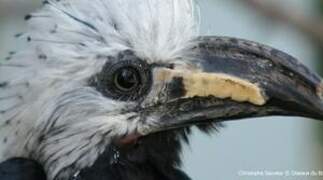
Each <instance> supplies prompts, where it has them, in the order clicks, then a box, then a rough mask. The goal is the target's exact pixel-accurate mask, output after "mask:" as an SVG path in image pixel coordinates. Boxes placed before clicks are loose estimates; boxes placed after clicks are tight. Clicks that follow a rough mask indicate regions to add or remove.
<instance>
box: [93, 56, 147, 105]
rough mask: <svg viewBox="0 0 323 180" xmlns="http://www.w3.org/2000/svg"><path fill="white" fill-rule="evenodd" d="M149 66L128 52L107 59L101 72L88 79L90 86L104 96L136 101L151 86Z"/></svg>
mask: <svg viewBox="0 0 323 180" xmlns="http://www.w3.org/2000/svg"><path fill="white" fill-rule="evenodd" d="M151 68H152V67H151V66H150V65H149V64H148V63H147V62H146V61H144V60H142V59H140V58H138V57H137V56H136V55H135V54H133V53H129V51H125V52H121V53H120V54H119V55H118V56H117V57H109V59H108V61H107V63H106V64H105V65H104V67H103V68H102V70H101V72H100V73H98V74H96V75H95V76H93V77H92V78H90V81H89V84H90V86H93V87H95V88H96V89H97V90H98V91H99V92H101V93H102V94H103V95H104V96H106V97H109V98H112V99H117V100H122V101H129V100H130V101H136V100H140V99H142V98H144V97H145V95H147V94H148V92H149V90H150V88H151V86H152V73H151Z"/></svg>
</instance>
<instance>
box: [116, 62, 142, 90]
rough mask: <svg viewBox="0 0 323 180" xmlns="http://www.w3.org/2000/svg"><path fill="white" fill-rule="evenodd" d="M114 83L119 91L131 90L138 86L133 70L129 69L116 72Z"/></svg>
mask: <svg viewBox="0 0 323 180" xmlns="http://www.w3.org/2000/svg"><path fill="white" fill-rule="evenodd" d="M114 82H115V85H116V87H117V88H118V89H119V90H121V91H130V90H133V89H134V88H135V87H137V86H138V84H139V76H138V73H137V71H136V70H135V69H133V68H131V67H127V68H122V69H119V70H118V71H117V72H116V75H115V78H114Z"/></svg>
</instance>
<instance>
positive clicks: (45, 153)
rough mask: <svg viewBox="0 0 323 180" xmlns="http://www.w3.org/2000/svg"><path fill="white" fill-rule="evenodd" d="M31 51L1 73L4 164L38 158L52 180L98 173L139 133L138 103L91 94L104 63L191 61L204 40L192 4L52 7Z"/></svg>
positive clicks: (71, 3)
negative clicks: (87, 170) (111, 149)
mask: <svg viewBox="0 0 323 180" xmlns="http://www.w3.org/2000/svg"><path fill="white" fill-rule="evenodd" d="M31 17H32V18H31V19H30V20H29V21H28V22H29V29H28V32H27V33H26V34H24V35H23V36H22V37H24V38H26V40H27V41H28V47H27V48H26V49H25V50H23V51H21V52H19V53H17V54H15V55H14V56H13V57H12V59H11V60H10V61H8V62H5V63H2V65H0V137H1V139H0V162H1V161H4V160H6V159H8V158H11V157H28V158H34V159H36V160H38V161H40V162H41V163H43V165H44V166H45V169H46V171H47V173H48V175H49V179H50V180H52V179H54V178H55V177H58V178H64V177H68V176H70V175H71V174H73V173H74V172H75V171H77V170H79V169H82V168H84V167H86V166H90V165H92V164H93V163H94V161H95V160H96V158H97V157H98V155H99V154H100V153H102V152H103V151H104V149H105V148H106V146H107V145H108V144H109V143H110V141H111V139H109V137H115V136H122V135H124V134H125V133H127V132H131V131H133V130H135V129H137V128H138V124H137V121H138V119H136V118H135V119H133V120H132V121H126V120H127V119H128V118H129V117H131V116H133V114H132V113H128V114H122V115H121V114H119V112H120V111H121V110H122V109H127V108H128V107H131V106H133V103H131V102H128V103H125V102H121V101H117V100H112V99H109V98H106V97H104V96H102V95H101V94H100V93H99V92H97V91H96V90H95V89H93V88H91V87H89V86H87V81H88V79H89V78H90V77H91V76H93V75H94V74H96V73H98V72H100V71H101V69H102V67H103V65H104V64H105V58H99V57H100V56H101V57H104V56H115V55H116V54H117V53H119V52H121V51H124V50H127V49H130V50H132V51H134V52H135V53H136V54H137V55H138V56H139V57H141V58H143V59H145V60H147V61H150V62H157V61H174V60H176V59H180V58H182V57H184V56H185V54H186V53H187V49H189V48H190V47H191V45H192V40H193V39H194V38H195V37H196V35H197V31H198V29H197V25H198V24H197V21H196V13H195V11H194V7H193V2H192V0H91V1H89V0H62V1H54V0H51V1H48V2H46V3H45V5H44V7H43V8H42V9H41V10H39V11H38V12H36V13H34V14H32V15H31Z"/></svg>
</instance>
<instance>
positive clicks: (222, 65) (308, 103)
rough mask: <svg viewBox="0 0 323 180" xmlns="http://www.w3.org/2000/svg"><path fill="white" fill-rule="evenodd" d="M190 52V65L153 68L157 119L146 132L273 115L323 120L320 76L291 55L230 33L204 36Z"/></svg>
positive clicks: (154, 116)
mask: <svg viewBox="0 0 323 180" xmlns="http://www.w3.org/2000/svg"><path fill="white" fill-rule="evenodd" d="M191 52H192V53H191V55H190V58H188V59H189V60H187V61H189V63H188V64H189V65H186V66H176V65H175V66H174V67H173V68H163V67H158V68H154V70H153V88H152V91H151V95H150V96H153V97H154V98H150V99H155V101H150V103H148V104H152V103H151V102H154V103H153V104H154V106H152V107H153V108H147V109H149V110H147V111H145V115H146V117H148V120H149V118H150V119H151V121H153V123H152V124H150V125H148V126H146V128H144V130H143V133H149V132H151V131H163V130H167V129H172V128H178V127H183V126H188V125H192V124H200V123H209V122H220V121H226V120H236V119H242V118H248V117H260V116H271V115H285V116H303V117H310V118H315V119H323V103H322V94H323V93H322V92H323V84H322V82H321V78H320V77H319V76H318V75H316V74H315V73H312V72H311V71H310V70H309V69H308V68H306V67H305V66H304V65H302V64H301V63H300V62H298V61H297V60H296V59H295V58H293V57H291V56H290V55H287V54H285V53H283V52H281V51H279V50H276V49H273V48H270V47H268V46H265V45H261V44H258V43H255V42H251V41H246V40H241V39H235V38H225V37H201V38H199V39H198V41H197V45H196V46H195V47H194V48H193V49H192V50H191ZM157 101H158V102H157ZM146 122H149V121H146Z"/></svg>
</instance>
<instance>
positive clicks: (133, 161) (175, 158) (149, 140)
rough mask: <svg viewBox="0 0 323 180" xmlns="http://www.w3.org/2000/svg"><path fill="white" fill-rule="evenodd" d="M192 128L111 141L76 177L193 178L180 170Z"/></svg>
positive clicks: (87, 179)
mask: <svg viewBox="0 0 323 180" xmlns="http://www.w3.org/2000/svg"><path fill="white" fill-rule="evenodd" d="M190 132H191V131H190V129H189V128H183V129H179V130H172V131H167V132H160V133H156V134H152V135H149V136H147V137H143V138H142V139H140V140H139V141H138V142H137V143H136V144H132V145H127V146H122V147H120V146H117V145H110V146H109V147H108V148H107V150H106V151H105V152H104V153H103V154H102V155H101V156H100V157H99V158H98V159H97V160H96V162H95V163H94V165H93V166H92V167H89V168H85V169H83V170H81V171H80V173H79V174H78V175H77V177H76V179H77V180H90V179H95V180H106V179H111V180H190V178H189V177H188V176H187V175H186V174H185V173H184V172H183V171H181V170H180V166H181V159H180V156H181V150H182V145H183V143H188V136H189V135H190Z"/></svg>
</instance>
